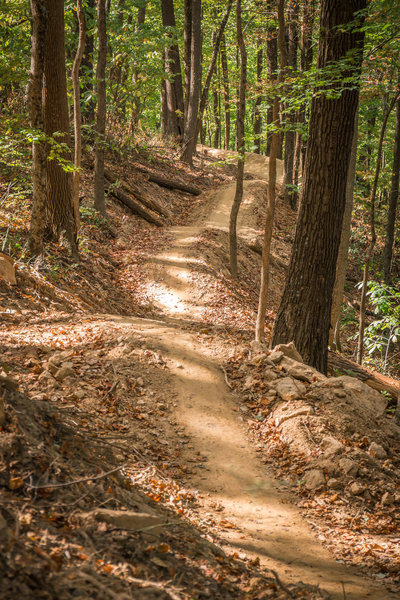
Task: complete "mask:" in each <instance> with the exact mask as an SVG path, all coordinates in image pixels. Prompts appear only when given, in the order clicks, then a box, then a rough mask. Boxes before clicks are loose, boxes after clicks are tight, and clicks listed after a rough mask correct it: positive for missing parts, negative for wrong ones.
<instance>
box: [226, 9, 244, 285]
mask: <svg viewBox="0 0 400 600" xmlns="http://www.w3.org/2000/svg"><path fill="white" fill-rule="evenodd" d="M236 33H237V43H238V46H239V51H240V87H239V110H238V114H237V132H238V149H239V160H238V169H237V171H238V172H237V176H236V192H235V198H234V200H233V204H232V209H231V213H230V218H229V260H230V268H231V275H232V277H234V278H237V276H238V264H237V234H236V226H237V217H238V213H239V208H240V204H241V202H242V198H243V175H244V160H245V151H244V150H245V148H244V118H245V110H246V78H247V53H246V47H245V44H244V38H243V31H242V0H236Z"/></svg>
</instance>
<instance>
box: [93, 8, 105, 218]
mask: <svg viewBox="0 0 400 600" xmlns="http://www.w3.org/2000/svg"><path fill="white" fill-rule="evenodd" d="M97 28H98V36H99V47H98V55H97V68H96V88H97V114H96V149H95V161H94V206H95V209H96V210H97V211H98V212H99V213H101V214H102V215H105V214H106V201H105V195H104V154H105V148H104V146H105V133H106V63H107V17H106V0H98V4H97Z"/></svg>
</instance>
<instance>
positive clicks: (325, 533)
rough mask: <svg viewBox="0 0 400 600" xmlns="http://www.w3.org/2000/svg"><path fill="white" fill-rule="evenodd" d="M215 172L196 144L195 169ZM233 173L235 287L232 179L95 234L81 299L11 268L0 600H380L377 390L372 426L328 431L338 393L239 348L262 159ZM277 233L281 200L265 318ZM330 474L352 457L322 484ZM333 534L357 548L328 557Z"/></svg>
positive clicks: (386, 508) (388, 490) (288, 222)
mask: <svg viewBox="0 0 400 600" xmlns="http://www.w3.org/2000/svg"><path fill="white" fill-rule="evenodd" d="M203 150H205V149H203ZM234 158H235V155H234V153H229V155H228V156H227V155H226V153H224V152H222V151H214V150H211V149H207V150H206V152H204V154H203V156H202V158H201V160H202V162H204V161H211V162H212V161H213V160H218V161H226V160H227V159H228V160H230V161H232V159H234ZM228 167H229V165H228ZM227 170H228V173H229V169H227ZM246 174H247V177H248V179H247V180H246V181H245V188H244V189H245V194H244V199H243V204H242V207H241V211H240V213H239V223H238V233H239V264H240V268H241V271H242V272H241V275H240V279H239V281H237V282H232V280H231V279H230V276H229V269H228V267H229V259H228V256H227V228H228V225H227V224H228V220H229V212H230V208H231V204H232V199H233V195H234V191H235V184H234V183H233V182H232V181H229V176H228V180H227V181H226V180H225V181H224V182H223V181H222V179H223V177H222V176H221V181H222V184H220V185H219V186H218V187H217V188H214V189H210V185H209V179H208V177H209V176H208V174H207V173H206V171H204V173H203V175H202V177H203V184H204V189H205V192H204V193H203V196H201V197H200V199H199V201H198V202H197V203H196V205H195V207H194V208H193V207H192V210H191V211H189V210H188V208H187V206H188V204H189V203H188V199H187V198H186V200H185V198H184V197H183V196H182V197H181V198H180V199H179V200H178V214H177V217H176V219H175V222H178V223H180V222H181V223H182V225H174V226H172V227H168V228H167V227H165V228H161V229H154V228H151V229H148V228H147V227H143V226H142V225H141V223H140V221H139V222H138V221H134V222H133V224H132V223H131V222H130V221H129V220H128V219H125V216H124V217H123V218H122V219H121V220H120V222H121V223H122V224H121V226H120V228H119V230H118V232H113V231H111V230H110V231H109V233H108V235H109V236H110V240H111V239H114V240H115V241H114V243H113V252H112V253H111V257H110V259H109V260H108V261H106V262H105V261H104V258H103V259H102V262H100V261H99V262H98V272H96V271H95V270H94V271H90V264H92V263H93V260H92V261H90V260H89V259H88V260H87V264H86V263H85V261H84V265H83V266H84V269H86V271H84V273H83V275H81V277H82V281H83V283H84V291H83V292H81V293H80V295H79V294H77V293H76V292H74V293H73V292H72V291H68V292H67V291H66V290H64V292H63V293H61V292H60V287H61V286H60V283H59V282H56V283H57V285H55V284H52V283H51V281H49V280H48V279H47V280H45V279H44V277H43V276H42V275H41V266H40V265H38V266H37V271H36V274H35V278H36V279H34V280H33V279H32V277H31V276H30V275H29V274H28V272H27V269H25V268H21V269H20V273H19V274H18V272H17V283H18V284H19V285H20V286H21V289H23V290H24V293H18V290H16V289H15V288H13V289H11V288H7V289H6V287H4V286H3V287H2V288H1V292H2V293H3V295H2V301H3V304H4V307H3V308H4V310H3V316H4V323H3V342H2V344H3V350H4V351H3V362H2V367H3V373H2V376H3V379H1V380H0V385H1V389H2V390H4V394H3V400H2V401H1V402H0V427H1V429H0V442H1V445H0V451H1V455H2V462H1V466H2V470H1V471H0V483H1V485H2V490H4V492H3V491H2V499H1V512H0V538H1V540H2V542H3V543H4V544H5V548H6V552H5V553H4V554H3V557H2V559H1V560H0V576H2V577H3V585H2V588H0V589H1V590H4V591H0V597H4V598H7V599H8V598H10V599H11V598H15V597H17V596H19V595H21V594H24V595H25V596H26V597H27V598H40V597H43V598H55V597H57V598H61V599H62V600H64V599H67V598H73V597H82V598H100V599H103V598H104V599H106V598H110V597H113V598H114V597H115V598H116V597H118V598H140V599H141V598H150V599H153V598H171V599H172V600H176V599H179V600H188V599H189V598H196V599H197V598H199V599H202V598H213V599H218V598H226V599H230V598H247V599H249V600H250V599H252V600H256V599H257V600H264V599H267V598H273V599H275V600H278V599H279V600H280V599H283V598H306V599H308V600H319V599H321V598H333V599H335V600H336V599H337V600H339V599H340V600H342V599H347V600H362V599H364V598H371V600H372V599H373V600H375V599H376V600H386V599H388V600H389V599H392V598H393V599H394V598H398V594H399V591H400V588H399V578H398V574H399V570H398V566H399V564H400V557H399V556H398V547H399V543H398V542H399V537H398V536H399V535H400V534H399V502H400V496H399V494H398V477H397V471H398V469H399V468H400V465H399V464H398V460H397V456H398V452H397V450H396V448H397V445H398V444H399V431H400V430H399V428H397V427H396V426H395V425H394V424H393V422H392V421H391V420H390V419H388V417H386V416H385V415H384V401H383V400H382V398H381V397H380V396H379V394H377V396H378V399H376V397H375V400H374V399H372V400H371V406H370V411H371V412H370V413H368V415H369V417H370V419H372V420H373V423H374V425H371V424H370V423H367V422H363V421H362V419H361V415H362V410H360V411H359V412H360V418H359V420H358V421H357V423H356V429H357V428H359V429H360V432H359V433H358V432H357V431H355V430H353V431H351V432H350V431H347V429H346V427H348V422H347V421H346V418H348V419H351V418H352V417H354V415H355V404H354V403H353V404H352V402H351V401H350V400H351V399H352V398H353V397H352V396H351V394H348V395H347V396H346V393H347V392H346V390H347V388H343V390H342V388H340V382H339V383H336V384H332V385H331V388H330V389H329V390H328V391H326V390H325V391H324V392H323V393H322V392H321V394H320V396H318V394H319V392H318V389H319V388H318V385H322V384H323V383H324V382H323V376H322V375H320V374H316V373H311V374H310V370H309V369H308V367H305V365H302V363H301V357H297V358H300V360H298V361H297V363H298V364H297V365H296V364H293V363H289V362H288V360H287V357H285V356H284V355H283V354H282V356H280V355H278V357H277V356H276V355H275V357H274V356H272V355H270V353H269V351H268V350H267V349H266V348H263V347H260V348H256V347H254V345H251V344H250V340H251V337H252V328H253V326H254V317H255V310H256V302H257V293H256V291H257V286H256V283H255V282H256V281H257V278H258V272H259V267H260V265H259V262H260V259H259V255H258V254H257V253H256V252H254V250H253V249H252V246H254V243H255V240H256V239H257V238H259V236H260V232H261V230H262V221H263V211H262V205H263V203H264V202H265V192H266V180H267V177H268V159H266V158H265V157H261V156H258V155H252V154H250V155H248V157H247V159H246ZM281 175H282V165H281V164H279V168H278V176H280V177H281ZM225 179H226V178H225ZM210 180H211V178H210ZM214 183H216V179H214ZM146 185H148V188H149V189H150V184H146ZM171 194H172V193H171ZM165 199H166V200H165ZM167 200H168V195H167V196H165V198H164V201H167ZM185 207H186V208H185ZM189 212H191V213H193V214H194V217H193V218H191V219H188V218H187V217H188V214H189ZM293 228H294V215H293V214H292V213H291V211H290V209H289V208H287V207H286V206H285V205H284V204H283V203H282V202H280V201H279V202H278V206H277V227H276V229H277V232H278V234H277V235H276V236H275V239H274V242H273V247H272V277H273V279H274V286H273V288H272V290H271V294H270V298H269V304H268V310H269V312H270V313H271V314H272V312H273V310H274V309H275V308H276V306H277V302H278V300H279V295H280V293H281V289H282V282H283V279H284V274H285V268H286V265H287V260H288V256H289V252H290V243H291V240H292V235H293ZM107 231H108V230H107ZM115 236H116V237H115ZM135 236H136V237H135ZM132 239H137V240H140V243H137V244H135V243H132ZM91 243H92V246H91V248H92V249H93V242H91ZM97 243H98V244H99V245H101V243H102V242H101V239H100V235H99V239H98V242H97ZM110 243H111V242H110ZM89 263H90V264H89ZM68 268H69V269H70V270H71V272H73V273H74V267H73V265H68ZM74 277H76V278H77V280H78V281H79V277H78V275H74ZM102 278H103V281H102ZM33 282H36V283H33ZM113 282H114V283H113ZM29 286H30V287H29ZM3 288H4V289H3ZM120 292H121V298H120V299H119V298H118V295H119V293H120ZM45 297H46V300H44V298H45ZM46 304H47V306H48V308H46ZM43 306H44V307H45V308H43ZM67 306H70V307H71V306H73V310H74V311H75V313H73V314H68V313H67V312H66V307H67ZM117 306H118V310H117ZM32 307H34V308H32ZM89 310H90V312H89ZM56 311H58V312H56ZM100 313H102V314H100ZM268 325H269V326H270V325H271V320H270V321H269V322H268V324H267V328H268ZM273 359H274V360H273ZM285 360H286V362H285ZM292 360H293V359H292ZM295 362H296V361H295ZM285 365H286V366H285ZM299 365H300V366H299ZM290 369H291V370H290ZM296 369H297V370H296ZM299 373H300V374H299ZM331 379H333V378H330V380H331ZM347 379H351V378H347ZM284 380H285V383H284V384H283V383H282V382H283V381H284ZM330 380H329V381H330ZM345 383H346V382H345ZM347 383H348V382H347ZM347 383H346V385H347ZM18 385H19V391H18V390H17V389H16V388H17V387H18ZM341 385H342V387H343V385H344V384H343V383H342V384H341ZM282 386H283V387H282ZM335 386H336V387H335ZM328 387H329V386H328ZM339 388H340V389H339ZM332 389H334V390H336V391H339V393H338V394H336V396H335V397H333V398H332V399H331V397H330V396H329V394H331V393H332ZM364 391H365V390H364ZM285 394H286V397H285ZM320 398H323V399H322V401H320ZM335 398H336V400H337V399H339V400H338V406H336V405H335V402H334V401H330V400H335ZM379 400H380V401H379ZM322 404H323V405H324V406H325V405H326V406H327V407H328V412H327V413H326V414H322V415H320V412H322V413H323V410H322V409H321V406H322ZM322 408H323V407H322ZM338 408H339V411H338ZM294 413H296V414H294ZM339 413H340V414H339ZM339 417H343V418H341V419H340V418H339ZM345 417H346V418H345ZM317 418H320V421H319V422H318V427H319V429H318V427H317V425H316V422H314V421H313V419H317ZM333 424H334V425H335V426H333ZM305 430H306V431H308V433H304V431H305ZM379 432H380V433H379ZM357 435H358V437H357ZM329 436H330V440H328V442H329V443H330V446H329V444H328V442H327V441H326V439H325V438H326V437H329ZM387 436H390V442H388V441H387V439H386V438H387ZM347 438H349V439H350V438H351V439H350V442H351V443H350V442H349V447H347V446H346V443H347V442H346V439H347ZM324 440H325V441H324ZM335 442H336V445H335ZM373 443H374V444H375V446H374V445H373ZM324 444H325V445H324ZM299 445H300V446H299ZM333 446H334V451H333V450H332V447H333ZM329 448H330V449H331V450H332V453H331V454H330V455H329V456H322V454H323V453H324V452H325V453H327V452H328V453H329ZM371 448H372V449H371ZM356 451H359V454H357V461H358V462H357V464H355V462H356V459H355V456H356ZM362 453H363V454H362ZM377 453H380V456H381V458H379V457H378V456H376V454H377ZM383 453H385V456H383ZM350 454H351V456H350ZM396 454H397V456H396ZM328 459H329V460H328ZM324 460H325V462H324ZM343 460H348V461H350V462H352V461H353V462H352V465H350V462H348V463H346V465H345V463H343V465H345V466H344V467H343V469H341V470H340V469H339V468H338V466H337V464H338V463H339V462H340V461H343ZM379 461H381V462H379ZM328 463H329V464H328ZM347 467H349V469H350V470H349V471H348V472H347V471H346V469H347ZM355 467H357V468H356V471H357V472H356V471H354V469H355ZM351 468H352V469H353V470H352V472H351ZM274 471H275V474H274ZM344 471H345V472H344ZM368 478H369V479H368ZM329 481H330V484H331V485H328V484H329ZM332 481H334V482H335V483H334V485H332ZM350 486H353V488H352V489H353V490H354V492H355V493H354V494H349V493H348V489H347V488H349V489H350ZM355 486H358V487H357V490H356V487H355ZM379 486H381V488H382V487H383V489H380V490H379V489H378V488H379ZM367 488H368V489H367ZM366 492H369V493H370V497H369V498H368V495H367V494H366ZM296 494H300V497H301V499H300V502H299V497H298V495H296ZM384 494H386V496H385V500H384V499H383V496H384ZM297 504H299V506H297ZM381 509H382V511H383V512H382V514H381V512H380V511H381ZM341 511H342V512H341ZM302 513H303V515H304V514H306V516H307V520H308V521H309V522H308V523H307V521H306V520H305V519H303V518H302ZM332 513H335V515H336V516H335V518H336V521H337V522H336V523H335V522H334V519H333V518H332ZM372 513H376V515H377V518H376V521H373V519H372V516H371V515H372ZM327 517H330V518H332V523H331V524H330V525H329V526H327V525H326V518H327ZM318 519H320V520H318ZM324 519H325V521H324ZM340 519H342V520H343V521H345V527H344V525H343V527H342V529H340V527H339V526H338V523H339V521H340ZM379 519H380V520H379ZM368 520H369V522H370V523H372V521H373V523H372V525H373V527H375V529H373V527H371V531H370V532H369V533H370V537H369V538H368V539H366V537H365V536H364V538H362V535H364V530H363V529H362V527H367V525H368ZM310 521H312V524H311V525H310ZM335 527H336V528H335ZM379 527H380V529H379ZM312 529H314V530H315V531H316V533H317V535H316V534H315V531H314V532H313V531H312ZM353 529H354V531H353ZM376 529H377V530H379V531H380V537H379V538H378V537H377V536H376V535H375V533H376ZM338 532H339V534H340V535H339V537H340V536H341V537H342V538H343V539H345V537H346V535H348V536H354V537H355V536H356V535H358V532H360V534H359V538H357V540H355V539H354V538H352V539H351V540H349V541H348V543H347V544H344V545H343V547H342V548H341V552H340V551H339V550H337V551H336V552H335V556H334V555H333V554H332V553H331V549H332V546H333V543H332V540H335V542H337V547H338V548H339V547H340V543H339V540H337V537H338ZM356 532H357V533H356ZM335 535H336V538H335ZM360 540H361V541H360ZM322 542H324V545H322ZM356 542H357V543H359V546H360V547H358V546H357V543H356ZM352 546H357V547H356V548H352ZM329 547H331V548H330V549H328V548H329ZM360 556H362V557H363V558H362V560H363V563H361V560H359V557H360ZM346 563H348V564H346ZM352 563H353V564H355V565H359V568H355V567H353V566H351V564H352ZM360 563H361V564H360ZM27 566H28V567H29V568H27ZM21 572H23V575H21ZM368 575H370V577H368ZM385 584H386V585H385Z"/></svg>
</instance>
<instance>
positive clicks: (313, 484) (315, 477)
mask: <svg viewBox="0 0 400 600" xmlns="http://www.w3.org/2000/svg"><path fill="white" fill-rule="evenodd" d="M304 480H305V483H304V485H305V486H306V488H307V489H308V490H317V489H318V488H320V487H322V486H323V485H325V477H324V474H323V472H322V471H320V470H319V469H311V470H310V471H307V473H306V474H305V475H304Z"/></svg>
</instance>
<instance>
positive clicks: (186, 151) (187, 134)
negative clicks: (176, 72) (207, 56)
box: [181, 0, 201, 165]
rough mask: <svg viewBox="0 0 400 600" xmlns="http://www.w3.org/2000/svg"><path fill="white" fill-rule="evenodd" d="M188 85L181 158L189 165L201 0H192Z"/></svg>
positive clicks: (196, 101)
mask: <svg viewBox="0 0 400 600" xmlns="http://www.w3.org/2000/svg"><path fill="white" fill-rule="evenodd" d="M191 4H192V14H191V17H192V26H191V46H190V86H189V97H188V107H187V117H186V122H185V130H184V134H183V144H182V154H181V160H183V161H184V162H186V163H188V164H189V165H191V164H192V163H193V154H194V153H195V151H196V143H197V139H196V138H197V116H198V112H199V98H200V88H201V0H192V3H191Z"/></svg>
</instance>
